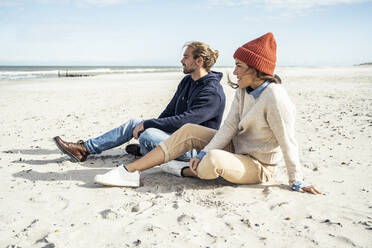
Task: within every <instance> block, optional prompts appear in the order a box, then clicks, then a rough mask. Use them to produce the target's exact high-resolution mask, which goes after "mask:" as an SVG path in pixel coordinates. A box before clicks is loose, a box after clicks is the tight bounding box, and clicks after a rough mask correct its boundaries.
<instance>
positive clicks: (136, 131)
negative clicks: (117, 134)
mask: <svg viewBox="0 0 372 248" xmlns="http://www.w3.org/2000/svg"><path fill="white" fill-rule="evenodd" d="M143 130H145V128H144V127H143V122H142V123H140V124H138V125H137V126H136V127H135V128H134V130H133V138H135V139H138V134H139V133H140V132H143Z"/></svg>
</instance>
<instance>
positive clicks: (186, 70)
mask: <svg viewBox="0 0 372 248" xmlns="http://www.w3.org/2000/svg"><path fill="white" fill-rule="evenodd" d="M194 71H195V67H194V66H193V65H190V67H189V68H186V66H185V65H183V73H185V74H190V73H193V72H194Z"/></svg>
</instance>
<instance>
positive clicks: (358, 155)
mask: <svg viewBox="0 0 372 248" xmlns="http://www.w3.org/2000/svg"><path fill="white" fill-rule="evenodd" d="M277 72H278V74H279V75H281V77H282V79H283V81H284V85H285V87H286V88H287V90H288V92H289V95H290V96H291V98H292V100H293V101H294V103H295V104H296V106H297V123H296V137H297V140H298V143H299V145H300V156H301V162H302V164H303V170H304V174H305V177H306V181H308V182H311V183H314V184H315V185H316V186H317V187H318V188H319V190H321V191H322V192H323V194H322V195H311V194H302V193H298V192H293V191H291V190H289V186H288V185H287V176H286V172H285V167H284V165H283V164H282V165H280V166H279V168H278V169H277V175H276V177H275V179H274V180H273V181H272V182H270V183H267V184H262V185H234V184H231V183H228V182H226V181H224V180H222V179H217V180H212V181H202V180H198V179H191V178H178V177H175V176H172V175H168V174H164V173H162V172H161V171H160V169H159V168H158V167H156V168H153V169H150V170H148V171H146V172H143V173H142V174H141V187H139V188H135V189H133V188H115V187H102V186H99V185H96V184H94V183H93V177H94V176H95V175H96V174H101V173H104V172H106V171H108V170H110V169H112V168H113V167H115V166H117V165H119V164H122V163H128V162H130V161H133V160H134V159H135V157H134V156H132V155H128V154H126V153H125V150H124V147H125V146H121V147H118V148H115V149H112V150H110V151H106V152H104V153H102V154H101V155H99V156H94V157H91V158H90V159H89V160H87V161H86V162H84V163H72V162H71V161H70V160H69V158H68V157H67V156H65V155H61V154H60V152H59V151H58V150H57V148H56V146H55V145H54V143H53V142H52V140H51V138H52V137H54V136H56V135H60V136H62V138H64V139H66V140H68V141H77V140H78V139H88V138H90V137H96V136H97V135H99V134H101V133H103V132H104V131H107V130H110V129H111V128H113V127H116V126H118V125H120V124H122V123H123V122H125V121H126V120H128V119H129V118H131V117H141V118H145V119H146V118H152V117H156V116H157V115H158V114H159V113H160V112H161V111H162V109H163V108H164V107H165V105H166V104H167V102H168V101H169V100H170V98H171V96H172V93H173V92H174V91H175V89H176V87H177V84H178V82H179V80H180V79H181V78H182V77H183V75H182V73H181V72H172V73H146V74H127V75H124V74H123V75H109V76H107V75H102V76H96V77H89V78H59V79H42V80H40V79H38V80H19V81H0V116H1V119H0V140H1V142H0V247H48V248H51V247H372V197H371V196H372V173H371V172H372V149H371V142H372V138H371V135H372V67H368V66H359V67H338V68H333V67H328V68H279V69H278V71H277ZM225 81H226V80H225V79H224V80H223V83H224V84H225ZM224 89H225V93H226V95H227V102H228V104H227V105H228V107H227V109H228V108H229V106H230V104H231V101H232V97H233V94H234V90H233V89H231V88H229V87H228V86H226V85H225V86H224ZM226 112H227V111H225V114H226ZM133 142H135V141H133Z"/></svg>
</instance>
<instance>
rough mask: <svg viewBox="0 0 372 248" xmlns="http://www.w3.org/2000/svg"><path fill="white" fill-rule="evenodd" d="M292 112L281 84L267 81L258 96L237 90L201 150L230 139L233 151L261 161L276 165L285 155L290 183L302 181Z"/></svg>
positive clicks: (222, 143) (226, 142)
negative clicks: (221, 120) (220, 123)
mask: <svg viewBox="0 0 372 248" xmlns="http://www.w3.org/2000/svg"><path fill="white" fill-rule="evenodd" d="M295 114H296V109H295V106H294V105H293V103H292V101H291V100H290V98H289V96H288V94H287V92H286V91H285V89H284V87H283V86H282V85H280V84H275V83H270V84H269V85H268V86H267V87H266V89H264V91H263V92H262V93H261V95H260V96H259V97H258V98H257V99H255V98H254V97H253V96H252V95H251V94H248V93H247V92H246V90H245V89H238V90H237V91H236V93H235V97H234V100H233V103H232V105H231V108H230V112H229V114H228V115H227V117H226V119H225V121H224V124H223V125H222V127H221V128H220V130H219V131H218V132H217V133H216V135H215V136H214V137H213V139H212V140H211V141H210V143H209V144H208V145H207V146H206V147H205V148H204V149H203V151H205V152H208V151H209V150H212V149H223V148H224V147H225V146H226V145H227V144H228V143H229V142H230V141H231V140H232V142H233V144H234V150H235V153H236V154H248V155H250V156H252V157H254V158H256V159H257V160H259V161H260V162H262V163H264V164H276V163H278V162H279V161H280V160H281V159H282V158H283V157H284V161H285V164H286V167H287V173H288V179H289V183H290V184H292V183H293V182H294V181H303V174H302V171H301V164H300V161H299V154H298V145H297V142H296V140H295Z"/></svg>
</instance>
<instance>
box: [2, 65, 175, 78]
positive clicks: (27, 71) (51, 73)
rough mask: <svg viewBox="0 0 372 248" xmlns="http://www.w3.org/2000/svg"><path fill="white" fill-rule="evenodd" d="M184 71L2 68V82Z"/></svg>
mask: <svg viewBox="0 0 372 248" xmlns="http://www.w3.org/2000/svg"><path fill="white" fill-rule="evenodd" d="M177 71H182V67H180V66H0V81H4V80H28V79H39V78H57V77H66V76H96V75H102V74H125V73H154V72H177Z"/></svg>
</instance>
